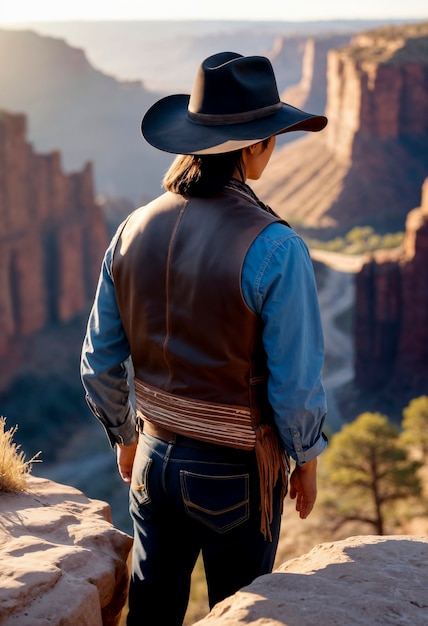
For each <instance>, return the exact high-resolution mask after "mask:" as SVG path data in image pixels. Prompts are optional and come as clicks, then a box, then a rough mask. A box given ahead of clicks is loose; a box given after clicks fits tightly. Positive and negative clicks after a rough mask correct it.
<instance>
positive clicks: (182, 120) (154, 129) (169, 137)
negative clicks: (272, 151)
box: [141, 52, 327, 154]
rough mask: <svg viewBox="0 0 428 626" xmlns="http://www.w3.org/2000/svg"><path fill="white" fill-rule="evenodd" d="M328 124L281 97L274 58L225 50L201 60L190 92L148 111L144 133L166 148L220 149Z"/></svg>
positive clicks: (177, 151)
mask: <svg viewBox="0 0 428 626" xmlns="http://www.w3.org/2000/svg"><path fill="white" fill-rule="evenodd" d="M326 124H327V118H326V117H324V116H323V115H313V114H311V113H305V112H304V111H301V110H300V109H296V108H295V107H293V106H291V105H290V104H286V103H285V102H281V100H280V98H279V94H278V88H277V85H276V80H275V75H274V72H273V68H272V65H271V63H270V61H269V59H267V58H266V57H262V56H248V57H244V56H242V55H240V54H237V53H236V52H220V53H219V54H214V55H213V56H210V57H208V58H207V59H205V61H203V62H202V64H201V65H200V67H199V69H198V72H197V74H196V79H195V82H194V85H193V90H192V94H191V95H190V96H189V95H184V94H178V95H172V96H167V97H166V98H162V99H161V100H159V101H158V102H156V103H155V104H154V105H153V106H152V107H151V108H150V109H149V110H148V111H147V113H146V114H145V116H144V118H143V121H142V123H141V132H142V133H143V136H144V137H145V139H146V140H147V141H148V142H149V143H150V144H151V145H152V146H155V148H159V150H163V151H164V152H172V153H174V154H218V153H221V152H230V151H232V150H238V149H240V148H244V147H246V146H249V145H251V144H253V143H256V142H258V141H262V140H263V139H267V138H268V137H271V136H272V135H278V134H280V133H286V132H290V131H295V130H308V131H319V130H322V129H323V128H324V127H325V125H326Z"/></svg>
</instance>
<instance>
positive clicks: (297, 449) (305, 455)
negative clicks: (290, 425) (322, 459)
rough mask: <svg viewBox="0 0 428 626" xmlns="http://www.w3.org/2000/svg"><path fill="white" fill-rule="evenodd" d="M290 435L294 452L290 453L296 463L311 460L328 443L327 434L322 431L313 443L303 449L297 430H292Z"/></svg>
mask: <svg viewBox="0 0 428 626" xmlns="http://www.w3.org/2000/svg"><path fill="white" fill-rule="evenodd" d="M292 435H293V444H294V454H292V457H293V458H294V460H295V461H296V463H297V465H305V463H309V461H313V459H315V458H316V457H317V456H319V455H320V454H321V452H322V451H323V450H325V448H326V447H327V444H328V439H327V436H326V435H325V434H324V433H321V436H320V437H319V438H318V439H317V441H316V442H315V443H314V445H313V446H311V447H310V448H307V449H306V450H304V449H303V446H302V436H301V433H300V432H299V431H298V430H293V431H292Z"/></svg>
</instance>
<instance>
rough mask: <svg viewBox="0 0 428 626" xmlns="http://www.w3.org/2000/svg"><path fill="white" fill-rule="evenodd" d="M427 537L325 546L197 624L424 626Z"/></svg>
mask: <svg viewBox="0 0 428 626" xmlns="http://www.w3.org/2000/svg"><path fill="white" fill-rule="evenodd" d="M427 557H428V539H427V537H426V536H420V537H417V536H398V535H397V536H386V537H373V536H366V537H350V538H349V539H345V540H343V541H338V542H335V543H324V544H320V545H318V546H316V547H315V548H313V550H311V551H310V552H308V553H307V554H304V555H302V556H301V557H298V558H296V559H293V560H291V561H287V562H286V563H284V564H283V565H281V566H280V567H279V568H278V569H277V570H275V571H274V572H273V574H268V575H266V576H261V577H260V578H257V579H256V580H255V581H254V582H253V583H251V585H249V586H248V587H244V589H241V591H239V592H238V593H236V594H235V595H233V596H231V597H230V598H227V599H226V600H223V602H220V603H219V604H217V605H216V606H215V607H214V608H213V610H212V611H211V613H210V614H209V615H208V616H207V617H206V618H205V619H203V620H201V621H199V622H197V624H195V626H240V625H242V626H243V625H244V624H245V626H258V625H259V624H263V626H279V625H280V624H281V625H282V626H295V625H297V624H298V626H313V624H321V625H323V626H325V625H327V624H328V625H332V626H333V625H336V624H337V625H339V624H340V626H368V625H370V626H385V624H391V625H395V626H403V625H404V624H412V626H424V625H426V623H427V611H428V607H427V600H426V589H427V584H428V577H427V572H426V565H425V563H426V559H427Z"/></svg>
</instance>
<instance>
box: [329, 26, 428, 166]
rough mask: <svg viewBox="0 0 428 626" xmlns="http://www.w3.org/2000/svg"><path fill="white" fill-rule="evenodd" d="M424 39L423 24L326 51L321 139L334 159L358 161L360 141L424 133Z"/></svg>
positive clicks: (427, 98)
mask: <svg viewBox="0 0 428 626" xmlns="http://www.w3.org/2000/svg"><path fill="white" fill-rule="evenodd" d="M427 37H428V25H427V26H426V27H425V28H422V27H420V28H419V29H417V28H416V27H415V28H413V29H412V28H411V27H409V28H408V29H407V30H406V35H405V36H404V35H403V34H402V31H400V30H399V29H398V30H397V31H396V32H395V31H393V30H391V31H389V30H387V29H382V30H380V31H374V32H373V33H365V34H362V35H358V36H355V37H354V38H353V39H352V41H351V44H350V45H349V46H347V47H344V48H342V49H338V50H331V51H329V53H328V67H327V74H328V77H329V81H328V93H327V109H326V115H327V117H328V118H329V125H328V127H327V129H326V133H325V139H326V143H327V145H328V147H329V148H330V149H331V150H332V152H333V153H334V154H335V155H336V156H337V157H339V158H340V159H345V160H352V158H355V157H358V156H359V154H358V150H359V149H360V145H361V144H360V143H359V141H360V140H364V139H370V140H371V141H373V140H379V141H388V140H391V139H399V138H400V137H408V138H413V137H414V138H417V137H419V136H421V135H427V134H428V44H427Z"/></svg>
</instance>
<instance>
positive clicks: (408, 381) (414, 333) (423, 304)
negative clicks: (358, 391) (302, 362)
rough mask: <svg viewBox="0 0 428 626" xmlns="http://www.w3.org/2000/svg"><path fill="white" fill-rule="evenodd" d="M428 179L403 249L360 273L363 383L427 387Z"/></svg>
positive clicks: (358, 363) (358, 333)
mask: <svg viewBox="0 0 428 626" xmlns="http://www.w3.org/2000/svg"><path fill="white" fill-rule="evenodd" d="M427 268H428V179H426V181H425V183H424V186H423V189H422V202H421V206H420V207H419V208H417V209H413V210H412V211H410V213H409V214H408V217H407V222H406V235H405V239H404V244H403V247H402V249H400V250H398V251H395V252H383V253H382V254H377V255H376V256H375V257H374V258H371V259H370V260H368V261H367V263H365V265H364V266H363V267H362V269H361V272H359V273H358V274H357V276H356V294H355V330H354V333H355V379H356V382H357V383H358V385H359V386H360V387H374V388H377V387H379V386H384V385H390V386H391V388H393V389H409V390H412V389H414V390H415V391H417V390H419V391H421V390H423V389H424V388H425V389H426V381H427V380H428V271H427Z"/></svg>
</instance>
